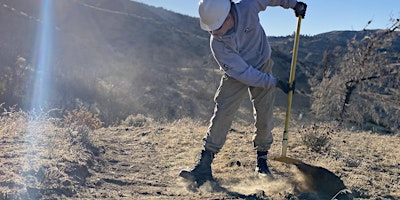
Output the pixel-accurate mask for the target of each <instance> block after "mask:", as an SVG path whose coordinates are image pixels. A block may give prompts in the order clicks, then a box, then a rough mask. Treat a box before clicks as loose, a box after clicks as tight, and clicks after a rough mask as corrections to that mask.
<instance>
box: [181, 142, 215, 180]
mask: <svg viewBox="0 0 400 200" xmlns="http://www.w3.org/2000/svg"><path fill="white" fill-rule="evenodd" d="M213 159H214V153H212V152H211V151H208V150H203V151H202V152H201V158H200V160H199V162H198V163H197V165H196V166H195V167H194V168H193V169H192V170H191V171H186V170H182V171H181V173H179V176H180V177H182V178H184V179H187V180H190V181H193V182H196V183H197V185H198V186H200V185H203V184H204V183H205V182H206V181H210V180H213V177H212V172H211V163H212V161H213Z"/></svg>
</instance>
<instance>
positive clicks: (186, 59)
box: [0, 0, 309, 123]
mask: <svg viewBox="0 0 400 200" xmlns="http://www.w3.org/2000/svg"><path fill="white" fill-rule="evenodd" d="M0 3H1V4H2V7H0V20H1V21H0V24H1V27H0V33H1V34H0V41H1V42H0V45H1V48H2V49H3V50H4V51H2V52H1V54H0V60H1V63H0V69H1V70H3V71H6V69H7V68H9V67H11V68H12V67H14V66H15V63H16V60H17V59H18V57H22V58H24V59H26V63H27V65H29V66H30V67H32V68H33V69H34V68H35V65H36V64H35V61H36V60H37V58H36V55H37V53H38V52H37V50H38V48H37V46H35V45H36V44H37V40H35V38H38V37H39V34H38V33H39V31H40V29H41V27H42V25H43V19H42V17H41V9H40V8H41V6H40V5H41V1H11V0H1V1H0ZM53 8H54V9H53V12H52V14H53V15H52V16H53V18H52V22H53V23H52V26H51V28H50V30H51V34H53V39H54V40H53V43H51V44H52V48H53V51H52V55H49V56H50V58H51V63H50V65H51V75H52V78H51V82H52V83H53V84H52V85H53V87H52V91H51V92H49V93H52V94H53V95H52V98H51V99H49V104H50V105H52V106H53V107H58V108H74V107H75V106H76V104H77V102H76V99H79V101H78V102H81V103H83V104H84V105H86V106H87V107H90V108H92V110H97V112H99V114H100V115H101V117H102V118H103V120H105V121H107V122H110V123H111V122H118V121H119V120H122V119H124V118H125V117H126V116H128V115H129V114H137V113H144V114H147V115H149V116H152V117H154V118H158V119H161V120H162V119H166V120H171V119H172V120H173V119H179V118H181V117H192V118H198V119H207V118H208V117H209V112H210V110H212V107H213V103H212V97H213V95H214V91H215V89H216V87H217V85H218V83H219V76H220V72H219V69H218V67H217V65H216V63H215V61H214V60H213V59H212V57H211V54H210V50H209V44H208V37H209V36H208V33H206V32H204V31H202V30H201V29H200V28H199V25H198V19H195V18H192V17H188V16H183V15H180V14H177V13H173V12H170V11H166V10H164V9H161V8H155V7H151V6H146V5H144V4H141V3H137V2H134V1H129V0H118V1H110V0H100V1H90V0H75V1H68V0H60V1H55V2H54V3H53ZM273 57H274V59H275V63H276V65H275V68H274V73H275V74H276V75H278V76H280V77H282V78H284V77H287V76H288V73H289V67H290V59H291V57H290V55H287V54H281V53H280V52H278V51H276V52H275V51H274V52H273ZM298 75H299V81H298V86H299V88H300V90H301V89H305V90H307V88H308V87H307V77H306V76H305V75H304V73H303V72H302V69H301V67H300V70H299V72H298ZM300 90H299V91H300ZM307 92H309V91H307ZM300 96H302V95H300ZM278 98H279V99H280V98H285V96H284V95H282V94H279V97H278ZM305 98H306V99H305V100H304V101H302V102H305V105H307V101H308V100H307V97H305ZM4 99H6V100H7V96H6V97H4ZM277 102H282V101H277ZM6 103H7V104H8V105H14V104H16V103H17V104H19V105H20V106H22V107H28V106H27V105H21V104H23V103H24V102H22V101H21V102H6ZM25 104H26V103H25ZM281 105H284V104H281ZM302 106H303V105H302ZM295 109H296V107H295ZM305 109H306V108H305Z"/></svg>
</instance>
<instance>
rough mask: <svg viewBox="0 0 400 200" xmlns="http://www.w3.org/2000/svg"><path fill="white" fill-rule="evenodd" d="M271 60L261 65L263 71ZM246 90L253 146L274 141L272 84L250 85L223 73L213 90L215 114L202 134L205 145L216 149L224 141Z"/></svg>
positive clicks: (267, 145)
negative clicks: (267, 85) (251, 110)
mask: <svg viewBox="0 0 400 200" xmlns="http://www.w3.org/2000/svg"><path fill="white" fill-rule="evenodd" d="M273 63H274V62H273V61H272V60H271V59H269V60H268V61H267V62H266V63H265V64H264V66H263V67H262V69H261V70H262V71H263V72H267V73H271V72H272V66H273ZM246 93H248V94H249V96H250V100H251V102H252V105H253V113H254V120H255V123H254V126H255V128H256V130H255V135H254V137H253V143H254V148H255V149H256V150H257V151H268V150H269V149H270V147H271V144H272V142H273V137H272V133H271V131H272V129H273V126H274V124H273V119H272V117H273V104H274V101H275V87H271V88H269V89H265V88H261V87H249V86H248V85H245V84H243V83H241V82H240V81H238V80H236V79H234V78H231V77H229V76H227V75H226V74H225V75H223V76H222V78H221V82H220V85H219V87H218V89H217V91H216V93H215V97H214V102H215V108H214V114H213V116H212V117H211V120H210V126H209V128H208V131H207V134H206V136H205V137H204V141H205V144H204V148H205V149H207V150H209V151H211V152H214V153H218V152H219V151H220V149H221V148H222V146H223V145H224V143H225V141H226V136H227V134H228V131H229V129H230V127H231V125H232V121H233V118H234V114H235V113H236V111H237V110H238V109H239V106H240V104H241V101H242V99H243V97H244V96H245V94H246Z"/></svg>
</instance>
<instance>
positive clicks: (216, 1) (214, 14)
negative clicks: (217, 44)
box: [199, 0, 231, 31]
mask: <svg viewBox="0 0 400 200" xmlns="http://www.w3.org/2000/svg"><path fill="white" fill-rule="evenodd" d="M230 10H231V1H230V0H200V1H199V15H200V27H201V28H202V29H203V30H205V31H213V30H216V29H218V28H219V27H221V26H222V24H223V23H224V21H225V19H226V17H227V16H228V14H229V11H230Z"/></svg>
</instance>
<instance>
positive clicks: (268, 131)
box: [249, 60, 275, 175]
mask: <svg viewBox="0 0 400 200" xmlns="http://www.w3.org/2000/svg"><path fill="white" fill-rule="evenodd" d="M272 65H273V61H272V60H270V61H269V62H267V63H266V64H265V65H264V67H263V71H264V72H267V73H271V71H272ZM249 91H250V99H251V102H252V104H253V112H254V120H255V123H254V125H255V128H256V130H255V135H254V138H253V143H254V148H255V150H256V151H257V169H256V170H257V171H258V172H260V173H263V174H267V175H270V174H271V173H270V171H269V169H268V166H267V161H266V160H267V154H268V150H269V149H270V147H271V145H272V142H273V136H272V129H273V128H274V123H273V105H274V101H275V87H272V88H270V89H265V88H250V90H249Z"/></svg>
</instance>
